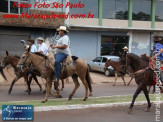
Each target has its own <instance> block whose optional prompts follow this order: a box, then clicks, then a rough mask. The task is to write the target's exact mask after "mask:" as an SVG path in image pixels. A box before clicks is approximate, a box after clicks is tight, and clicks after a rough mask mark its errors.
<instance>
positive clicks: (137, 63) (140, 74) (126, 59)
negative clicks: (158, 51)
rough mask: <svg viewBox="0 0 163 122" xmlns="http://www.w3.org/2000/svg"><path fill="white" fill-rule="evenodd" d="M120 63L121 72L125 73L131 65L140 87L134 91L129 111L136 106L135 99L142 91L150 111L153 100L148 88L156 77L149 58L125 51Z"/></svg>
mask: <svg viewBox="0 0 163 122" xmlns="http://www.w3.org/2000/svg"><path fill="white" fill-rule="evenodd" d="M120 65H121V70H120V72H122V73H125V72H126V68H127V67H128V66H130V67H131V68H132V70H133V72H134V73H133V74H134V75H135V82H136V83H137V85H138V87H137V90H136V92H135V93H134V96H133V99H132V102H131V104H130V107H129V110H128V113H129V114H130V113H131V112H132V108H133V106H134V102H135V99H136V98H137V96H138V95H139V93H140V92H141V91H143V92H144V95H145V97H146V100H147V102H148V106H147V108H146V110H145V111H146V112H149V111H150V107H151V102H150V99H149V94H148V90H147V86H148V85H149V86H151V85H152V83H153V78H154V71H153V70H152V69H151V68H150V66H149V62H148V61H147V60H143V59H142V58H141V57H139V56H137V55H136V54H133V53H124V54H123V55H122V56H121V57H120Z"/></svg>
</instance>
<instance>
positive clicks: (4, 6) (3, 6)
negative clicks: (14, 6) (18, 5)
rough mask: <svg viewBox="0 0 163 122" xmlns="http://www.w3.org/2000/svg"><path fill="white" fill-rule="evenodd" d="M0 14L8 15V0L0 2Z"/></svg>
mask: <svg viewBox="0 0 163 122" xmlns="http://www.w3.org/2000/svg"><path fill="white" fill-rule="evenodd" d="M0 12H4V13H8V0H0Z"/></svg>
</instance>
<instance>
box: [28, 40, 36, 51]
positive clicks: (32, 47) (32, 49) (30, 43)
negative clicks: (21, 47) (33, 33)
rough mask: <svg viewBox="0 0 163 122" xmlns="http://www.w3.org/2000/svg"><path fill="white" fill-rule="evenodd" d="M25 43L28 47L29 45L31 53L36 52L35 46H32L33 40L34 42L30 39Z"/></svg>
mask: <svg viewBox="0 0 163 122" xmlns="http://www.w3.org/2000/svg"><path fill="white" fill-rule="evenodd" d="M27 41H28V42H29V45H30V47H31V49H30V51H31V52H32V53H35V52H37V47H36V45H35V44H34V42H35V40H34V39H33V38H30V39H28V40H27Z"/></svg>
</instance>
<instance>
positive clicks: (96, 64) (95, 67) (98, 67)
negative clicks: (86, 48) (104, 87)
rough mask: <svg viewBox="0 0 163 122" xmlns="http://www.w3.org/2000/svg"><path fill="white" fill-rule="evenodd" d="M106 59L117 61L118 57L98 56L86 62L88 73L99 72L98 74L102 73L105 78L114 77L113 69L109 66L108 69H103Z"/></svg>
mask: <svg viewBox="0 0 163 122" xmlns="http://www.w3.org/2000/svg"><path fill="white" fill-rule="evenodd" d="M107 59H108V60H109V59H111V60H113V61H119V57H118V56H111V55H105V56H100V57H97V58H95V59H94V60H92V61H88V62H87V64H88V67H89V70H90V71H99V72H104V73H105V75H106V76H111V75H114V69H113V67H112V66H109V67H108V68H106V69H105V68H104V67H105V62H106V61H107Z"/></svg>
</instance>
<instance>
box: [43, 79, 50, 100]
mask: <svg viewBox="0 0 163 122" xmlns="http://www.w3.org/2000/svg"><path fill="white" fill-rule="evenodd" d="M50 85H51V84H50V79H49V78H48V79H46V84H45V88H46V95H45V100H44V101H42V103H45V102H47V101H48V96H49V93H50V88H51V86H50Z"/></svg>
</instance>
